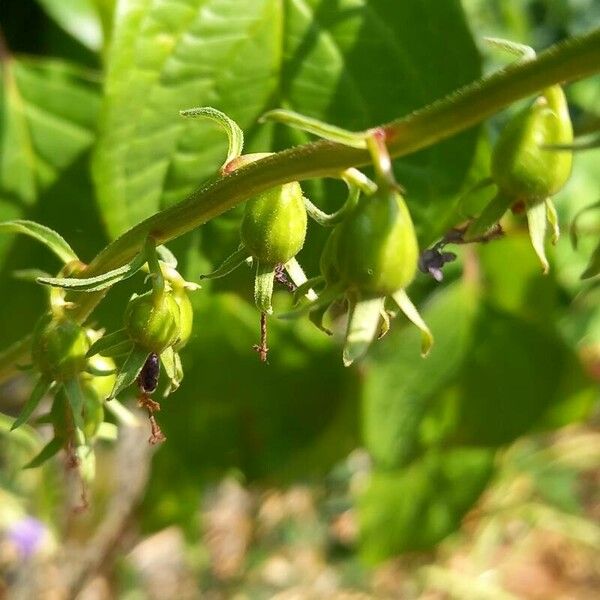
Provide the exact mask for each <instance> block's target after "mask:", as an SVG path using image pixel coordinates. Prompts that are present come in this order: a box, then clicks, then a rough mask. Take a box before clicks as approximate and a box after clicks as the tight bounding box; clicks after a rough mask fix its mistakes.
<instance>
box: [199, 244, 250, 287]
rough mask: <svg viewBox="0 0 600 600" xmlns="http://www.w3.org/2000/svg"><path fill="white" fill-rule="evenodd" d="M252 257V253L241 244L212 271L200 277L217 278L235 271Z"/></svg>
mask: <svg viewBox="0 0 600 600" xmlns="http://www.w3.org/2000/svg"><path fill="white" fill-rule="evenodd" d="M249 258H250V253H249V252H248V250H246V248H244V246H240V247H239V248H238V249H237V250H236V251H235V252H234V253H233V254H232V255H231V256H228V257H227V258H226V259H225V260H224V261H223V262H222V263H221V264H220V265H219V266H218V267H217V268H216V269H215V270H214V271H213V272H212V273H208V274H207V275H200V279H217V278H219V277H225V275H229V273H231V272H233V271H235V270H236V269H237V268H238V267H239V266H240V265H241V264H242V263H244V262H245V261H246V260H248V259H249Z"/></svg>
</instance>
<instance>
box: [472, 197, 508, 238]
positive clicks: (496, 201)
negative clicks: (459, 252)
mask: <svg viewBox="0 0 600 600" xmlns="http://www.w3.org/2000/svg"><path fill="white" fill-rule="evenodd" d="M512 203H513V200H512V199H511V198H508V197H507V196H506V195H504V194H503V193H502V192H500V191H498V193H497V194H496V195H495V196H494V198H493V199H492V200H491V201H490V202H489V203H488V205H487V206H486V207H485V208H484V209H483V212H482V213H481V214H480V215H479V216H478V217H477V218H476V219H475V220H474V221H473V222H472V223H471V224H470V225H469V227H468V229H467V231H466V232H465V235H464V239H465V242H469V241H471V240H474V239H477V238H480V237H482V236H484V235H485V234H486V233H487V232H488V231H489V230H490V229H491V228H492V227H493V226H494V225H495V224H496V223H498V221H500V219H501V218H502V215H504V213H505V212H506V211H507V210H508V209H509V208H510V206H511V204H512Z"/></svg>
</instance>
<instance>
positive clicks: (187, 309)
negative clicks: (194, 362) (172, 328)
mask: <svg viewBox="0 0 600 600" xmlns="http://www.w3.org/2000/svg"><path fill="white" fill-rule="evenodd" d="M173 297H174V298H175V302H177V305H178V306H179V316H180V319H179V339H178V340H177V342H176V343H175V345H174V346H173V349H174V350H175V351H179V350H181V348H183V347H184V346H185V345H186V344H187V343H188V341H189V339H190V336H191V335H192V327H193V325H194V308H193V307H192V303H191V301H190V298H189V296H188V294H187V292H186V291H185V290H181V291H175V292H174V293H173Z"/></svg>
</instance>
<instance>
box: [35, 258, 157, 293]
mask: <svg viewBox="0 0 600 600" xmlns="http://www.w3.org/2000/svg"><path fill="white" fill-rule="evenodd" d="M145 263H146V257H145V256H144V255H143V254H138V255H137V256H136V257H135V258H134V259H133V260H132V261H131V262H129V263H127V264H126V265H123V266H122V267H119V268H117V269H113V270H112V271H107V272H106V273H102V275H97V276H96V277H85V278H78V277H38V279H37V282H38V283H42V284H44V285H50V286H52V287H58V288H61V289H64V290H71V291H74V292H98V291H100V290H105V289H107V288H109V287H111V286H113V285H114V284H115V283H118V282H120V281H123V280H125V279H128V278H129V277H132V276H133V275H135V274H136V273H137V272H138V271H139V270H140V269H141V268H142V267H143V266H144V264H145Z"/></svg>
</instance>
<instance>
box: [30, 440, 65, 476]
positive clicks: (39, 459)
mask: <svg viewBox="0 0 600 600" xmlns="http://www.w3.org/2000/svg"><path fill="white" fill-rule="evenodd" d="M63 445H64V441H63V440H61V439H59V438H52V439H51V440H50V441H49V442H48V443H47V444H46V445H45V446H44V447H43V448H42V449H41V450H40V452H39V453H38V454H36V455H35V456H34V457H33V458H32V459H31V460H30V461H29V462H28V463H27V464H26V465H24V467H23V468H24V469H34V468H36V467H39V466H41V465H43V464H44V463H45V462H46V461H48V460H50V459H51V458H52V457H53V456H56V455H57V454H58V453H59V452H60V450H61V449H62V447H63Z"/></svg>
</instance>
